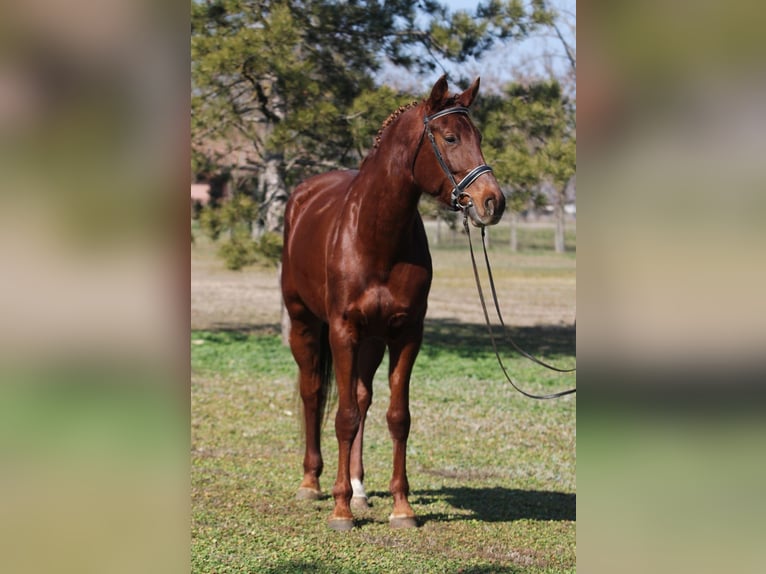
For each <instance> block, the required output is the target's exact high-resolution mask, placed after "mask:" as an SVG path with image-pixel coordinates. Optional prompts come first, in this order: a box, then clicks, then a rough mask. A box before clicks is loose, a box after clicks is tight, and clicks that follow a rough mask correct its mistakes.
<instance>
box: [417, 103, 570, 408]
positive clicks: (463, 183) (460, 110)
mask: <svg viewBox="0 0 766 574" xmlns="http://www.w3.org/2000/svg"><path fill="white" fill-rule="evenodd" d="M448 114H466V115H468V108H465V107H462V106H457V107H454V108H447V109H446V110H441V111H440V112H436V113H435V114H431V115H430V116H425V118H423V132H422V133H421V134H420V141H418V147H417V150H416V151H415V156H414V157H413V158H412V166H411V167H410V172H411V174H412V179H413V180H414V179H415V160H417V157H418V154H419V153H420V148H421V146H422V144H423V139H424V138H425V136H426V135H427V136H428V140H429V141H430V142H431V147H432V148H433V150H434V155H435V156H436V159H437V161H438V162H439V165H440V166H441V168H442V171H444V173H445V174H446V175H447V177H448V178H449V181H450V183H451V184H452V192H451V197H450V205H451V207H452V209H453V210H454V211H462V212H463V227H464V228H465V232H466V235H468V247H469V250H470V252H471V263H472V264H473V275H474V278H475V279H476V288H477V290H478V292H479V300H480V301H481V307H482V310H483V311H484V320H485V321H486V323H487V331H488V333H489V339H490V341H491V342H492V349H493V350H494V352H495V357H497V362H498V364H499V365H500V369H501V370H502V371H503V374H504V375H505V378H506V379H507V380H508V382H509V383H510V384H511V386H512V387H513V388H514V389H516V390H517V391H518V392H519V393H521V394H522V395H524V396H525V397H529V398H530V399H538V400H547V399H556V398H559V397H563V396H565V395H570V394H573V393H576V392H577V387H575V388H572V389H567V390H565V391H560V392H557V393H551V394H547V395H535V394H533V393H528V392H527V391H525V390H523V389H521V388H519V387H518V386H517V385H516V383H514V382H513V380H512V379H511V377H510V375H509V374H508V371H507V369H506V368H505V365H504V364H503V360H502V359H501V358H500V353H499V352H498V350H497V341H496V340H495V334H494V333H493V331H492V323H491V322H490V320H489V313H488V312H487V304H486V302H485V300H484V292H483V290H482V288H481V281H480V279H479V271H478V268H477V266H476V257H475V255H474V252H473V242H472V241H471V232H470V230H469V228H468V209H469V208H470V207H472V206H473V198H472V197H471V196H470V195H469V194H468V193H467V192H466V189H468V187H469V186H470V185H471V184H472V183H473V182H475V181H476V180H477V179H478V178H479V177H480V176H481V175H483V174H485V173H491V172H492V168H491V167H489V166H488V165H486V164H483V165H479V166H477V167H475V168H473V169H472V170H471V171H469V172H468V174H467V175H466V176H465V177H463V178H462V179H461V180H460V182H458V181H457V180H456V179H455V175H454V174H453V173H452V170H451V169H450V168H449V166H448V165H447V162H446V160H445V159H444V156H443V155H442V154H441V152H440V151H439V146H438V145H437V144H436V138H435V137H434V134H433V132H432V131H431V126H430V122H432V121H433V120H435V119H437V118H441V117H443V116H446V115H448ZM466 198H467V199H468V203H466V204H465V205H463V204H461V203H460V202H461V200H463V199H466ZM484 235H485V231H484V226H483V225H482V226H481V244H482V247H483V248H484V261H485V263H486V265H487V276H488V277H489V284H490V289H491V291H492V298H493V300H494V303H495V311H496V312H497V317H498V319H499V320H500V325H501V326H502V328H503V329H505V330H506V337H507V338H508V340H509V341H510V343H511V345H512V346H513V348H514V349H516V350H517V351H518V352H519V353H521V354H522V355H523V356H524V357H526V358H527V359H529V360H531V361H533V362H535V363H537V364H538V365H541V366H543V367H545V368H547V369H551V370H552V371H557V372H559V373H571V372H574V371H575V370H576V369H575V368H572V369H560V368H558V367H554V366H552V365H549V364H548V363H546V362H544V361H541V360H540V359H538V358H537V357H535V356H533V355H531V354H530V353H528V352H526V351H525V350H524V349H522V348H521V347H520V346H519V345H517V344H516V342H515V341H514V340H513V338H511V336H510V335H509V334H508V332H507V327H506V326H505V322H504V321H503V316H502V314H501V313H500V304H499V303H498V301H497V291H496V289H495V282H494V280H493V278H492V269H491V267H490V264H489V257H488V256H487V245H486V243H485V241H484Z"/></svg>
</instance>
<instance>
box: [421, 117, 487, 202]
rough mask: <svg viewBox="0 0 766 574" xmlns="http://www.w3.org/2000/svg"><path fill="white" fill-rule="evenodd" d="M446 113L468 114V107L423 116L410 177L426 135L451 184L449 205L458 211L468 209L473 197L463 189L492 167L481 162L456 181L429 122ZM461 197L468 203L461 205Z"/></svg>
mask: <svg viewBox="0 0 766 574" xmlns="http://www.w3.org/2000/svg"><path fill="white" fill-rule="evenodd" d="M448 114H466V115H468V108H464V107H462V106H457V107H454V108H447V109H446V110H442V111H440V112H436V113H435V114H431V115H430V116H426V117H425V118H423V133H421V134H420V141H419V142H418V147H417V150H416V151H415V156H414V157H413V158H412V167H411V170H410V171H411V172H412V178H413V180H414V179H415V160H416V159H417V158H418V154H419V153H420V147H421V145H422V144H423V138H424V137H425V136H426V135H428V139H429V141H430V142H431V147H432V148H433V150H434V155H435V156H436V159H437V161H438V162H439V165H440V166H441V168H442V171H444V173H445V174H447V177H448V178H449V180H450V183H451V184H452V193H451V196H450V207H452V209H453V210H454V211H460V210H465V209H468V208H469V207H471V206H472V205H473V199H472V198H471V196H470V195H469V194H468V193H467V192H466V191H465V190H466V189H468V187H469V186H470V185H471V184H472V183H473V182H474V181H476V180H477V179H479V177H480V176H482V175H483V174H485V173H491V172H492V168H491V167H489V166H488V165H487V164H483V165H480V166H477V167H475V168H473V169H472V170H471V171H469V172H468V174H467V175H466V176H465V177H464V178H463V179H461V180H460V182H459V183H458V182H457V180H456V179H455V175H454V174H453V173H452V170H451V169H450V168H449V166H448V165H447V162H446V160H445V159H444V156H443V155H442V154H441V152H440V151H439V146H438V145H436V138H435V137H434V134H433V132H432V131H431V125H430V122H432V121H433V120H435V119H437V118H441V117H442V116H446V115H448ZM463 198H468V203H466V204H465V205H462V204H461V203H460V201H461V200H462V199H463Z"/></svg>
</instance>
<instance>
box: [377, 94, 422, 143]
mask: <svg viewBox="0 0 766 574" xmlns="http://www.w3.org/2000/svg"><path fill="white" fill-rule="evenodd" d="M419 103H420V102H419V101H417V100H414V101H412V102H410V103H409V104H407V105H404V106H400V107H399V109H397V110H394V111H393V113H391V115H390V116H388V117H387V118H386V119H385V121H384V122H383V123H382V124H381V126H380V129H379V130H378V135H376V136H375V143H374V144H373V146H372V149H375V148H377V147H378V146H379V145H380V140H381V138H382V137H383V132H384V131H386V128H387V127H388V126H390V125H391V124H392V123H394V120H395V119H396V118H398V117H399V116H400V115H402V114H403V113H404V112H406V111H407V110H409V109H410V108H414V107H415V106H417V105H418V104H419Z"/></svg>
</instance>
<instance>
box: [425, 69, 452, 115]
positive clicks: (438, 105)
mask: <svg viewBox="0 0 766 574" xmlns="http://www.w3.org/2000/svg"><path fill="white" fill-rule="evenodd" d="M447 90H448V88H447V74H444V75H443V76H442V77H441V78H439V79H438V80H436V83H435V84H434V87H433V88H431V95H430V96H428V110H429V111H431V112H434V111H436V110H441V109H442V108H443V107H444V100H446V99H447Z"/></svg>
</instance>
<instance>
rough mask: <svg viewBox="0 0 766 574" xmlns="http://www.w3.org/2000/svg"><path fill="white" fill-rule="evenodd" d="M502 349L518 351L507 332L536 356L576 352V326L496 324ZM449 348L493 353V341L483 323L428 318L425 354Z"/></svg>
mask: <svg viewBox="0 0 766 574" xmlns="http://www.w3.org/2000/svg"><path fill="white" fill-rule="evenodd" d="M492 332H493V333H494V335H495V340H496V341H497V345H498V350H500V352H501V353H503V354H509V355H513V354H515V353H516V351H515V350H514V349H513V347H512V346H511V343H510V342H509V341H508V340H507V338H506V332H507V333H508V334H510V336H511V337H513V340H514V341H516V344H518V345H519V346H520V347H521V348H522V349H524V350H525V351H527V352H528V353H531V354H532V355H537V356H542V357H545V356H546V355H571V356H574V355H575V354H576V345H577V343H576V339H575V336H576V333H575V327H574V325H536V326H534V327H510V328H508V329H507V330H506V332H503V330H502V328H501V327H500V326H499V325H497V326H496V325H493V326H492ZM444 351H448V352H450V353H455V354H457V355H460V356H464V357H475V356H476V355H477V354H488V355H489V354H492V344H491V342H490V339H489V334H488V333H487V326H486V325H485V324H483V323H463V322H460V321H458V320H456V319H427V320H426V325H425V334H424V339H423V347H422V349H421V351H420V352H421V354H426V355H437V354H439V353H441V352H444Z"/></svg>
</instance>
